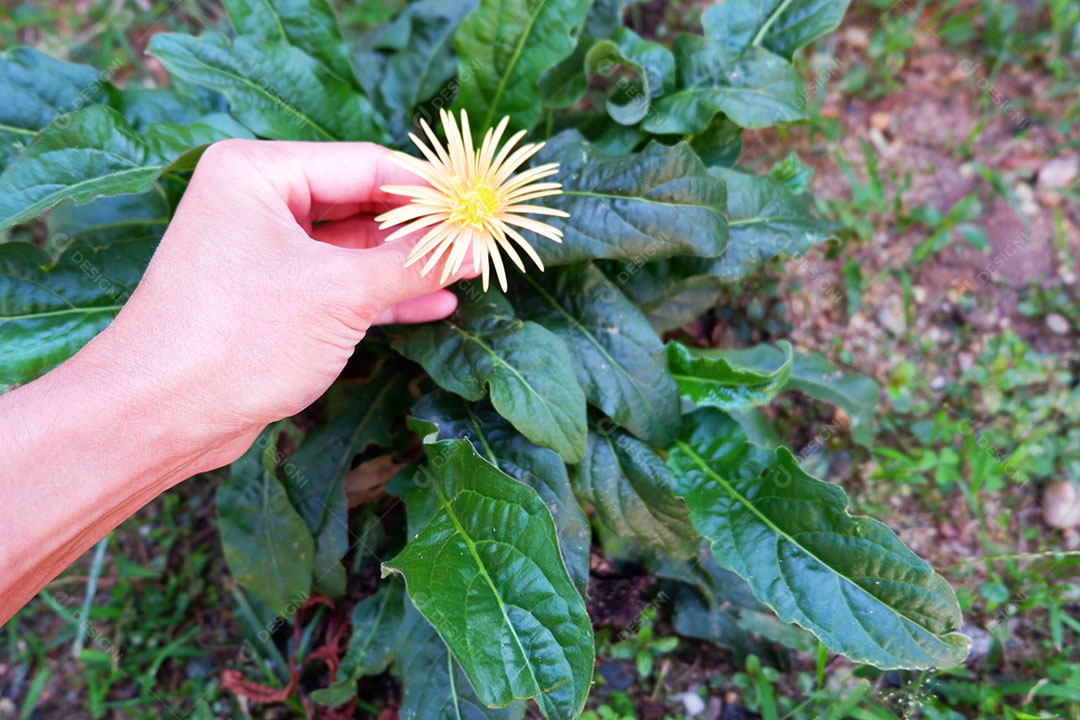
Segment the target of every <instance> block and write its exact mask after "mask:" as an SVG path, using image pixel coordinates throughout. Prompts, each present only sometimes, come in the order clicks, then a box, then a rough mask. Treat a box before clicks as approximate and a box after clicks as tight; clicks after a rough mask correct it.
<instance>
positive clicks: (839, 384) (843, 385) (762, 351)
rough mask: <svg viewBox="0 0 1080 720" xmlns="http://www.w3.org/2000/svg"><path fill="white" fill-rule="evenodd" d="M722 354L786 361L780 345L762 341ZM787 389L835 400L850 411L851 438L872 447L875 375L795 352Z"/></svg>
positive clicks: (743, 360)
mask: <svg viewBox="0 0 1080 720" xmlns="http://www.w3.org/2000/svg"><path fill="white" fill-rule="evenodd" d="M719 354H721V355H723V356H724V357H726V358H727V359H728V360H730V361H731V362H733V363H736V364H738V365H743V366H745V367H749V368H759V369H761V370H763V371H765V372H767V368H770V367H775V366H776V365H777V364H778V363H780V362H783V355H782V353H781V351H780V350H779V349H778V348H774V347H771V346H769V345H759V346H757V347H754V348H746V349H743V350H723V351H719ZM783 389H784V390H798V391H800V392H802V393H805V394H807V395H809V396H810V397H812V398H817V399H818V400H824V401H825V402H829V403H832V404H833V405H836V406H837V407H838V408H840V409H841V410H843V411H844V412H845V413H847V416H848V417H849V418H850V421H851V438H852V439H853V440H854V441H855V442H857V443H859V444H860V445H863V446H865V447H870V445H871V438H872V436H873V431H874V409H875V408H876V407H877V402H878V394H879V388H878V384H877V383H876V382H874V380H873V379H872V378H869V377H867V376H865V375H859V374H856V373H845V372H843V371H841V370H837V369H836V368H834V367H833V366H832V365H830V364H829V361H828V360H826V359H825V357H824V356H823V355H821V354H820V353H796V355H795V361H794V363H793V364H792V367H791V376H790V377H789V378H788V380H787V383H785V385H784V387H783Z"/></svg>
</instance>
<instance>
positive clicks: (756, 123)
mask: <svg viewBox="0 0 1080 720" xmlns="http://www.w3.org/2000/svg"><path fill="white" fill-rule="evenodd" d="M675 58H676V63H677V68H678V87H679V88H680V89H679V90H678V91H677V92H675V93H673V94H671V95H668V96H667V97H665V98H663V99H661V100H660V101H658V102H657V103H656V104H655V105H654V108H653V109H654V112H652V113H650V114H649V116H648V117H647V118H645V121H644V122H643V123H642V124H641V127H642V128H643V129H644V130H645V131H646V132H650V133H653V134H656V135H696V134H698V133H700V132H702V131H704V130H705V129H706V128H708V127H709V125H710V123H711V122H712V120H713V117H714V116H715V115H716V114H717V113H723V114H724V115H726V116H727V117H729V118H730V119H731V120H732V121H733V122H734V123H736V124H737V125H739V126H740V127H744V128H762V127H769V126H771V125H777V124H779V123H784V122H793V121H795V120H801V119H803V117H805V115H804V113H803V108H804V106H805V104H806V102H805V100H804V99H803V96H802V92H801V89H800V84H799V78H798V75H797V74H796V73H795V69H794V68H793V67H792V66H791V63H789V62H788V61H786V60H784V59H783V58H781V57H779V56H777V55H773V54H772V53H770V52H769V51H768V50H765V49H763V48H753V49H751V50H749V51H747V52H745V53H741V54H740V53H733V52H731V51H730V50H727V49H726V48H724V47H722V46H720V45H717V44H716V43H713V42H711V41H710V40H708V39H707V38H703V37H701V36H699V35H680V36H679V37H678V39H676V41H675Z"/></svg>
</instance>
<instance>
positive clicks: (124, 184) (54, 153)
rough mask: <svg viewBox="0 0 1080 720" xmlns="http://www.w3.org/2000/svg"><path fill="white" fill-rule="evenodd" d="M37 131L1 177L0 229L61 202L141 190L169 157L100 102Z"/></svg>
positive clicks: (166, 165) (152, 182) (152, 183)
mask: <svg viewBox="0 0 1080 720" xmlns="http://www.w3.org/2000/svg"><path fill="white" fill-rule="evenodd" d="M65 120H66V121H65V122H55V123H53V124H52V125H50V126H49V127H47V128H46V129H45V130H43V131H41V133H39V134H38V135H37V136H36V137H35V138H34V142H33V146H32V147H30V148H29V149H28V150H27V151H26V152H25V153H23V155H22V156H21V157H20V158H19V160H18V161H17V162H14V163H12V164H11V165H9V166H8V168H7V169H6V170H5V171H4V173H3V175H0V186H2V187H4V189H5V191H4V193H3V194H0V230H2V229H4V228H7V227H10V226H12V225H15V224H16V223H21V222H25V221H27V220H30V219H32V218H35V217H37V216H38V215H40V214H41V213H43V212H45V211H46V210H48V209H49V208H51V207H52V206H53V205H56V204H57V203H59V202H60V201H61V200H71V201H73V202H75V203H85V202H89V201H90V200H93V199H95V198H99V197H102V196H106V195H122V194H125V193H142V192H146V191H147V190H149V189H150V188H152V187H153V186H154V182H155V181H156V180H157V178H158V175H160V174H161V172H162V171H163V170H165V168H167V167H168V166H169V163H170V162H171V158H168V157H162V156H159V155H157V154H156V153H155V152H154V151H153V149H152V148H151V147H150V146H149V145H148V144H147V143H146V142H145V141H144V140H143V138H142V137H141V136H140V135H138V134H137V133H136V132H135V131H134V130H132V129H131V126H130V125H128V124H127V121H125V120H124V118H123V117H122V116H121V115H120V114H119V113H118V112H116V111H115V110H113V109H111V108H107V107H104V106H101V105H95V106H93V107H89V108H86V109H85V110H80V111H79V112H76V113H73V114H71V115H69V116H66V118H65Z"/></svg>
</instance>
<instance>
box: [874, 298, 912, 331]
mask: <svg viewBox="0 0 1080 720" xmlns="http://www.w3.org/2000/svg"><path fill="white" fill-rule="evenodd" d="M892 300H893V301H892V302H887V303H886V304H885V305H883V306H882V307H881V309H880V310H878V313H877V321H878V323H879V324H880V325H881V327H883V328H884V329H886V330H888V331H889V332H890V333H892V334H893V335H894V336H895V337H900V336H901V335H903V334H904V331H905V330H907V320H906V319H905V318H904V310H903V308H902V307H899V305H900V301H899V298H893V299H892Z"/></svg>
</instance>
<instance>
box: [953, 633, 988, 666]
mask: <svg viewBox="0 0 1080 720" xmlns="http://www.w3.org/2000/svg"><path fill="white" fill-rule="evenodd" d="M960 632H961V633H962V634H964V635H967V636H968V637H969V638H971V652H970V653H969V654H968V656H967V660H966V662H968V663H972V662H975V661H976V660H979V659H980V658H984V657H986V656H987V655H989V654H990V648H992V647H993V646H994V638H993V637H992V636H991V635H990V633H989V632H987V631H986V630H984V629H982V628H981V627H979V626H978V625H968V624H965V625H963V626H962V627H961V628H960Z"/></svg>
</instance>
